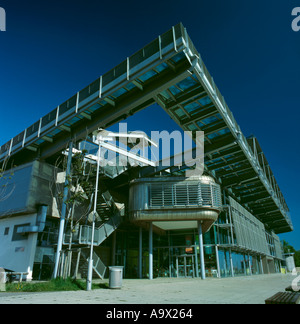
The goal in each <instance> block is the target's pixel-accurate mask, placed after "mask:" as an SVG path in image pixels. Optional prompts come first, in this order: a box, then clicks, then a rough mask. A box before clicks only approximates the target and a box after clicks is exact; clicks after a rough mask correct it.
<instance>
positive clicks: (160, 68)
mask: <svg viewBox="0 0 300 324" xmlns="http://www.w3.org/2000/svg"><path fill="white" fill-rule="evenodd" d="M167 68H168V64H167V63H165V62H163V63H162V64H160V65H158V66H157V67H156V68H155V70H156V71H157V72H162V71H164V70H165V69H167Z"/></svg>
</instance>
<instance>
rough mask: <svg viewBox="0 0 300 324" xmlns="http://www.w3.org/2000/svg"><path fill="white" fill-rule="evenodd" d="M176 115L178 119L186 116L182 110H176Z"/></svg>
mask: <svg viewBox="0 0 300 324" xmlns="http://www.w3.org/2000/svg"><path fill="white" fill-rule="evenodd" d="M175 114H176V115H177V116H178V117H182V116H185V113H184V111H183V110H182V109H181V108H178V109H176V110H175Z"/></svg>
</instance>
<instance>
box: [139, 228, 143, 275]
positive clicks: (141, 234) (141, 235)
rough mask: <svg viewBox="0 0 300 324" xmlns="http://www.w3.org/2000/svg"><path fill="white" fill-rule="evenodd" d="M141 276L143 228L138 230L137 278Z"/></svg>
mask: <svg viewBox="0 0 300 324" xmlns="http://www.w3.org/2000/svg"><path fill="white" fill-rule="evenodd" d="M142 277H143V229H142V227H140V231H139V278H140V279H142Z"/></svg>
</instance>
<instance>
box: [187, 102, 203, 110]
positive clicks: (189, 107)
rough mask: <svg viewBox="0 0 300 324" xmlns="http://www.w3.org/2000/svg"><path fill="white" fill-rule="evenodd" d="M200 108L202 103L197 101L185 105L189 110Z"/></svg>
mask: <svg viewBox="0 0 300 324" xmlns="http://www.w3.org/2000/svg"><path fill="white" fill-rule="evenodd" d="M199 108H200V105H199V104H198V103H196V102H192V103H190V104H188V105H186V106H185V107H184V109H185V110H186V111H188V112H192V111H195V110H197V109H199Z"/></svg>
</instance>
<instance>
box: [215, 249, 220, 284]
mask: <svg viewBox="0 0 300 324" xmlns="http://www.w3.org/2000/svg"><path fill="white" fill-rule="evenodd" d="M215 248H216V260H217V269H218V278H221V271H220V260H219V249H218V246H217V245H216V246H215Z"/></svg>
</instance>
